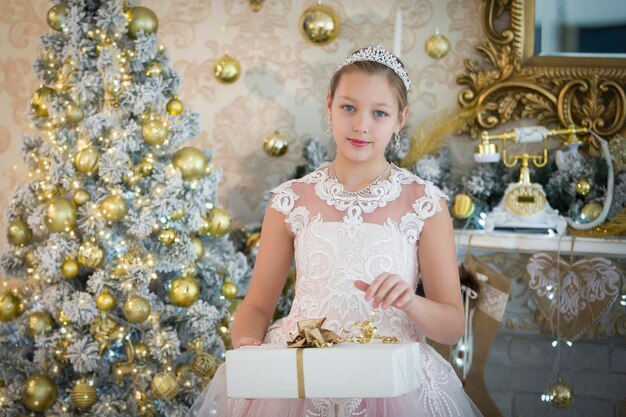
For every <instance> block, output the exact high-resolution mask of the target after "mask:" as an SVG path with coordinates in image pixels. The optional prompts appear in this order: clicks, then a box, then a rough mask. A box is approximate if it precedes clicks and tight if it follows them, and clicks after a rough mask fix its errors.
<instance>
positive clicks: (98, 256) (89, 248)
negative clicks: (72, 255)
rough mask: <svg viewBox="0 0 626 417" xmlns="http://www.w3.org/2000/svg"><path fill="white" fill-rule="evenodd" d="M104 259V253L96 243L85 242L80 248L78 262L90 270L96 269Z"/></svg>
mask: <svg viewBox="0 0 626 417" xmlns="http://www.w3.org/2000/svg"><path fill="white" fill-rule="evenodd" d="M103 259H104V251H103V250H102V248H101V247H100V246H98V244H97V243H95V242H84V243H83V244H82V245H80V247H79V248H78V262H80V264H81V265H85V266H86V267H88V268H96V267H98V266H99V265H100V263H101V262H102V260H103Z"/></svg>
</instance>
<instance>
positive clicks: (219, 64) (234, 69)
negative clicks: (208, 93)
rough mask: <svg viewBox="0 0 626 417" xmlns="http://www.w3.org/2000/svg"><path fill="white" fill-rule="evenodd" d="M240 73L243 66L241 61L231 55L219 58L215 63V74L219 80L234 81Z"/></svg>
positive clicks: (226, 82) (227, 82)
mask: <svg viewBox="0 0 626 417" xmlns="http://www.w3.org/2000/svg"><path fill="white" fill-rule="evenodd" d="M240 74H241V67H240V66H239V62H238V61H237V60H236V59H235V58H233V57H231V56H229V55H224V56H222V57H221V58H218V59H217V61H215V64H213V75H214V76H215V78H216V79H217V80H218V81H219V82H222V83H225V84H230V83H234V82H235V81H237V78H239V75H240Z"/></svg>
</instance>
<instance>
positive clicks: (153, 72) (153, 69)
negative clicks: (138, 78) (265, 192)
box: [144, 61, 163, 77]
mask: <svg viewBox="0 0 626 417" xmlns="http://www.w3.org/2000/svg"><path fill="white" fill-rule="evenodd" d="M144 74H146V77H156V76H157V75H158V76H161V75H163V67H162V66H161V64H159V63H158V62H156V61H154V62H150V63H148V65H146V66H145V68H144Z"/></svg>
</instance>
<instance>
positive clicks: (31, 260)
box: [24, 250, 37, 267]
mask: <svg viewBox="0 0 626 417" xmlns="http://www.w3.org/2000/svg"><path fill="white" fill-rule="evenodd" d="M24 262H26V266H30V267H33V266H35V265H37V256H35V252H34V251H32V250H30V251H28V252H26V255H24Z"/></svg>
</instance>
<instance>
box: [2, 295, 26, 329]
mask: <svg viewBox="0 0 626 417" xmlns="http://www.w3.org/2000/svg"><path fill="white" fill-rule="evenodd" d="M23 311H24V303H23V302H22V297H21V296H20V295H19V294H14V293H12V292H2V293H0V321H2V322H4V323H8V322H10V321H12V320H14V319H16V318H17V317H19V316H20V315H21V314H22V312H23Z"/></svg>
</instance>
